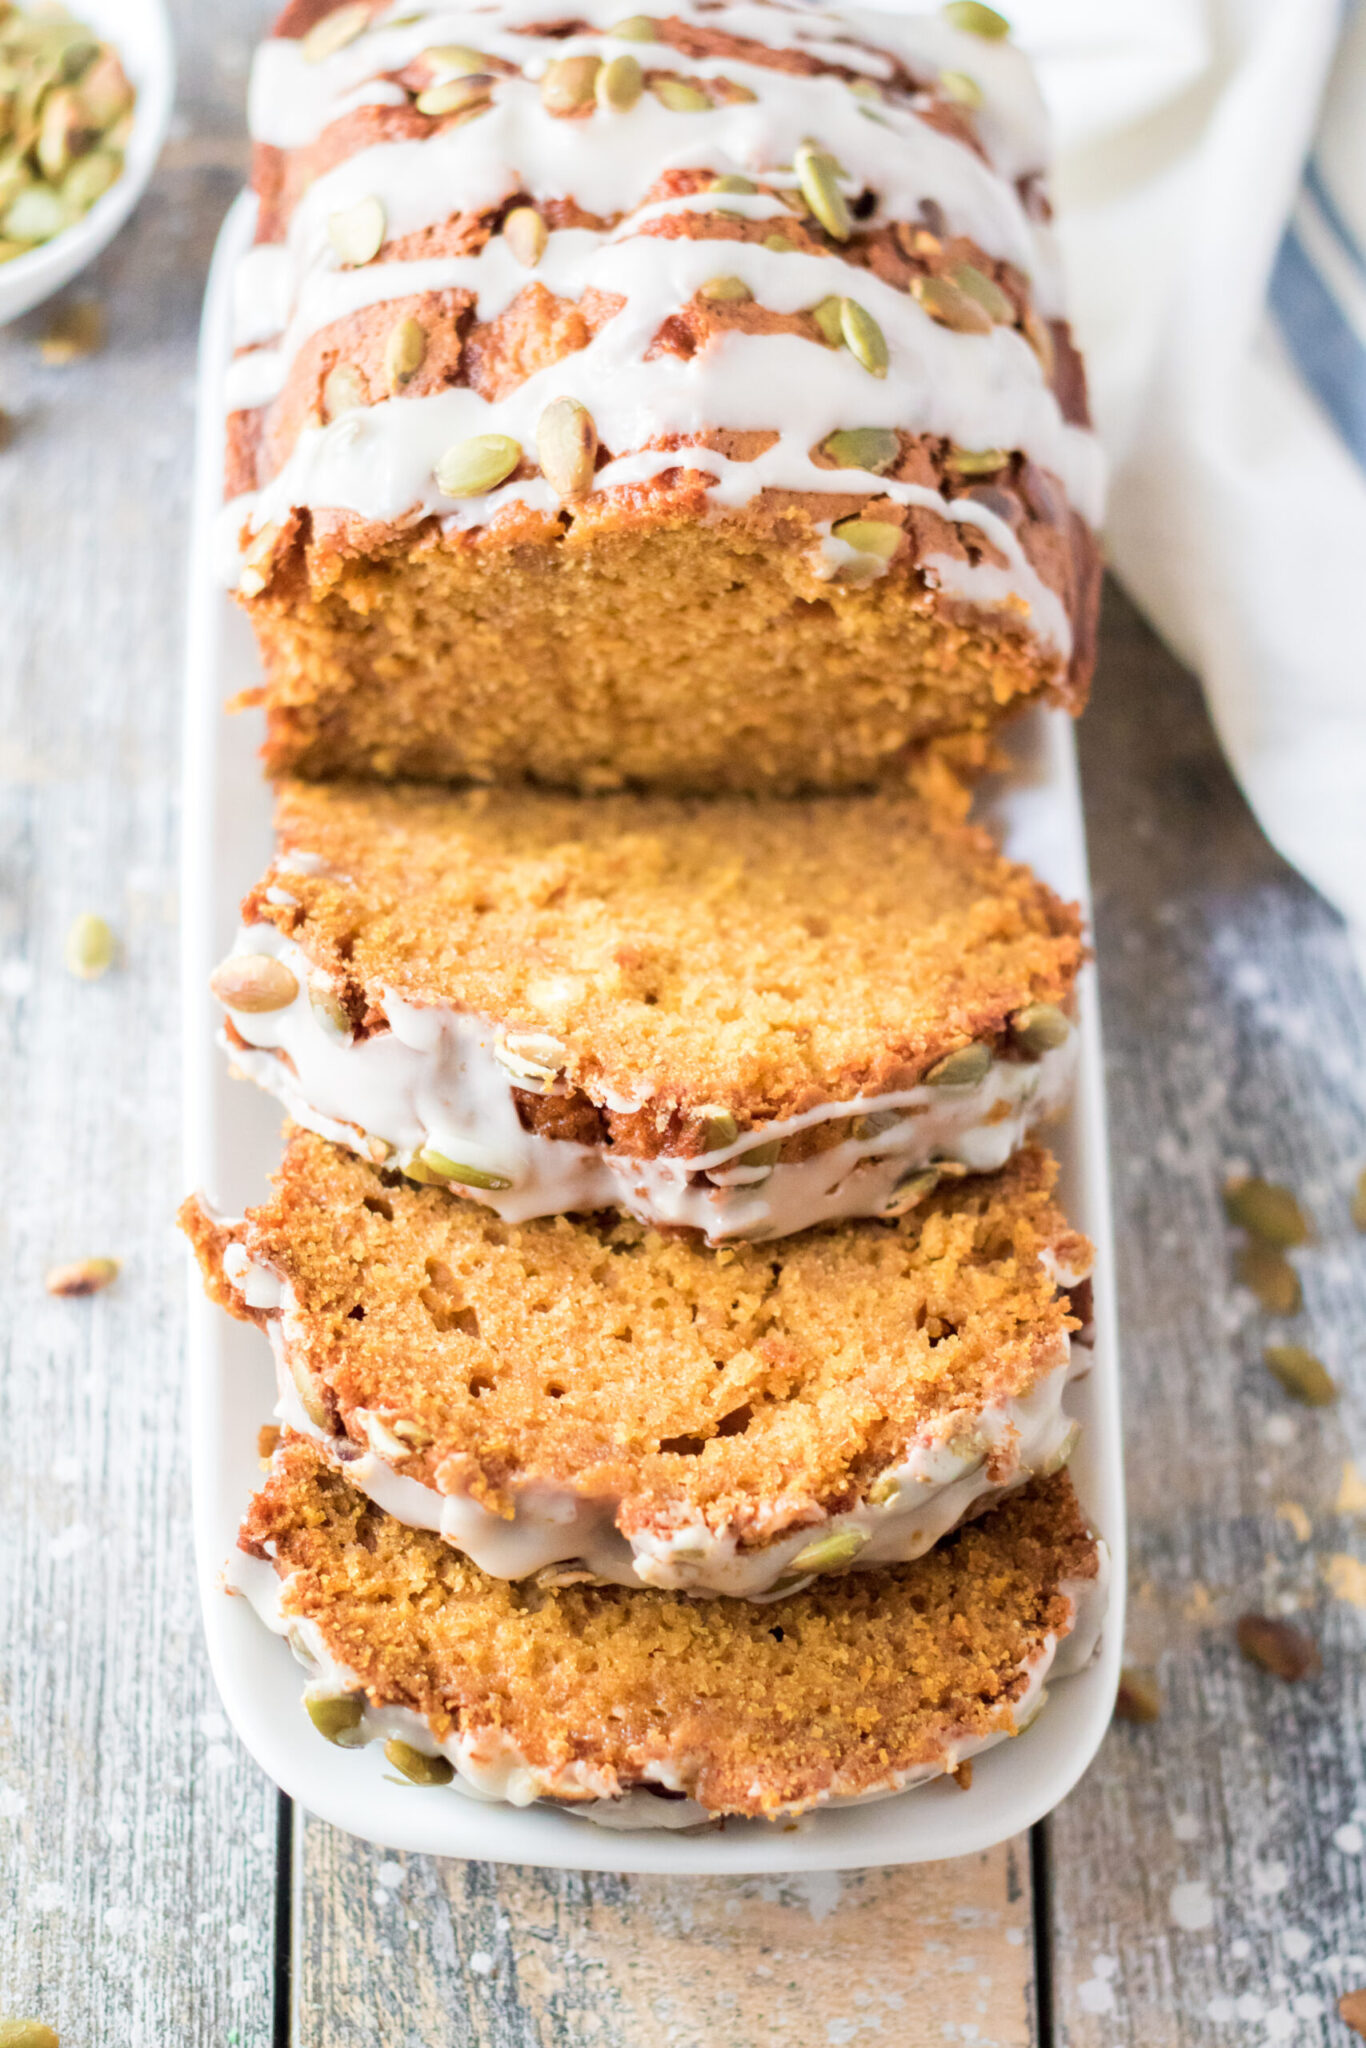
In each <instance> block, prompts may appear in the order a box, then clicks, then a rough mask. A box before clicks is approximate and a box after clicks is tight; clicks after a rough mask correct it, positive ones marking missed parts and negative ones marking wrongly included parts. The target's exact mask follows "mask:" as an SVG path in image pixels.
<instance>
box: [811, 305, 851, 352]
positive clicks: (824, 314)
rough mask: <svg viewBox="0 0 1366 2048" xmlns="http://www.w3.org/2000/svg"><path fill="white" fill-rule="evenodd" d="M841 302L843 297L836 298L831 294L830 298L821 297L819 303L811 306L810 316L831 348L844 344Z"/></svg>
mask: <svg viewBox="0 0 1366 2048" xmlns="http://www.w3.org/2000/svg"><path fill="white" fill-rule="evenodd" d="M843 304H844V301H843V299H839V298H836V297H834V295H833V294H832V295H831V297H830V298H828V299H822V300H821V301H820V303H819V305H815V306H813V307H812V308H811V318H812V319H813V320H814V321H815V323H816V325H817V327H819V328H820V331H821V333H822V335H823V336H824V337H825V339H826V341H827V342H828V343H829V344H830V346H831V348H842V347H843V346H844V323H843V321H842V319H841V317H840V308H841V306H843Z"/></svg>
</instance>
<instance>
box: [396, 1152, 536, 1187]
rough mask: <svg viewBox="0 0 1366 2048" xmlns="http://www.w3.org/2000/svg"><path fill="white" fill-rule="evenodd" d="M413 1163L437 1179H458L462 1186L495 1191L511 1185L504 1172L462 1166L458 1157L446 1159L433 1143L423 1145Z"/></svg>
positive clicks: (480, 1167)
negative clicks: (490, 1171)
mask: <svg viewBox="0 0 1366 2048" xmlns="http://www.w3.org/2000/svg"><path fill="white" fill-rule="evenodd" d="M413 1163H414V1165H420V1166H424V1167H425V1168H426V1170H427V1172H428V1173H430V1174H433V1175H434V1176H435V1177H436V1179H437V1180H443V1181H445V1180H453V1181H458V1182H459V1184H460V1186H461V1187H462V1188H488V1189H490V1190H492V1191H495V1192H496V1191H497V1190H499V1189H502V1188H510V1187H511V1186H512V1182H511V1180H510V1179H509V1178H508V1176H507V1175H506V1174H505V1173H489V1172H487V1171H486V1170H485V1168H484V1167H482V1166H464V1165H462V1164H461V1163H460V1161H459V1160H458V1159H448V1158H447V1157H446V1155H445V1153H444V1152H438V1151H437V1150H436V1147H435V1146H434V1145H424V1146H423V1148H422V1150H421V1151H420V1152H419V1153H418V1155H417V1159H416V1160H415V1161H414V1162H413Z"/></svg>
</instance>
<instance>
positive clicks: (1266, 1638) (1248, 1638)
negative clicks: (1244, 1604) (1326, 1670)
mask: <svg viewBox="0 0 1366 2048" xmlns="http://www.w3.org/2000/svg"><path fill="white" fill-rule="evenodd" d="M1236 1633H1237V1640H1238V1648H1239V1649H1240V1650H1241V1651H1242V1653H1243V1655H1244V1656H1245V1657H1246V1658H1247V1659H1248V1661H1249V1663H1252V1664H1260V1665H1261V1667H1262V1669H1263V1671H1269V1672H1270V1673H1271V1676H1272V1677H1273V1678H1283V1679H1284V1680H1285V1681H1286V1683H1287V1684H1288V1685H1294V1684H1296V1683H1297V1682H1298V1680H1300V1679H1302V1678H1317V1677H1318V1675H1319V1673H1320V1672H1321V1671H1322V1669H1323V1659H1322V1657H1321V1656H1320V1655H1319V1646H1318V1644H1317V1643H1316V1642H1315V1641H1314V1639H1313V1637H1312V1636H1310V1635H1306V1634H1305V1632H1304V1630H1303V1629H1302V1628H1296V1627H1295V1626H1294V1624H1293V1622H1289V1621H1282V1620H1281V1619H1280V1618H1279V1617H1277V1616H1274V1615H1270V1614H1244V1615H1242V1616H1241V1617H1240V1618H1239V1621H1238V1627H1237V1631H1236Z"/></svg>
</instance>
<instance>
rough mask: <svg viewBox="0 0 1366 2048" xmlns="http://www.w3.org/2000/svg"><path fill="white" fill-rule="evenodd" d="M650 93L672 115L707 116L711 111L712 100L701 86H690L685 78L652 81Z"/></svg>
mask: <svg viewBox="0 0 1366 2048" xmlns="http://www.w3.org/2000/svg"><path fill="white" fill-rule="evenodd" d="M650 91H651V92H652V93H653V94H654V96H655V98H656V99H657V100H658V101H659V104H660V105H661V107H667V108H668V109H669V112H670V113H671V114H706V113H710V111H711V100H710V99H709V98H708V96H707V94H706V93H704V92H703V90H702V88H701V86H699V85H689V83H688V81H687V80H686V79H685V78H656V79H652V80H651V82H650Z"/></svg>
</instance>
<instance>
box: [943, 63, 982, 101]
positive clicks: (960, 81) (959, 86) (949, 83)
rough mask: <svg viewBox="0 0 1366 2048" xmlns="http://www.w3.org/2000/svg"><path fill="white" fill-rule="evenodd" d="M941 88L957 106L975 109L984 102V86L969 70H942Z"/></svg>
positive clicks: (945, 95) (946, 97)
mask: <svg viewBox="0 0 1366 2048" xmlns="http://www.w3.org/2000/svg"><path fill="white" fill-rule="evenodd" d="M939 90H940V91H941V92H942V93H943V95H944V97H945V99H948V100H952V101H953V103H954V105H955V106H956V107H971V108H974V109H975V108H977V107H980V106H981V104H982V99H983V94H982V88H981V86H980V85H979V84H978V83H977V80H976V79H975V78H974V77H973V76H972V74H971V72H969V71H941V72H940V74H939Z"/></svg>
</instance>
